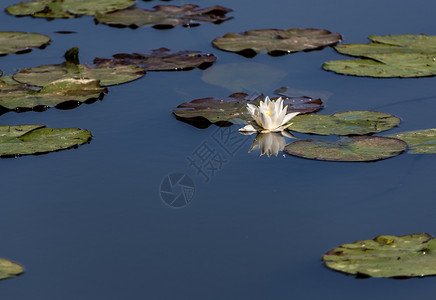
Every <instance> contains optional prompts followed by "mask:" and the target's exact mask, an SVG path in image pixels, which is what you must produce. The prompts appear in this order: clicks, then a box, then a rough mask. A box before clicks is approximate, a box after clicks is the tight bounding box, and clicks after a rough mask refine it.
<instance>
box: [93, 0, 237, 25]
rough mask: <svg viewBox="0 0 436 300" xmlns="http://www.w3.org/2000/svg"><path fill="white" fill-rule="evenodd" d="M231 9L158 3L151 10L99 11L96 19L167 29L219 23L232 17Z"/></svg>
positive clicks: (111, 23) (118, 23)
mask: <svg viewBox="0 0 436 300" xmlns="http://www.w3.org/2000/svg"><path fill="white" fill-rule="evenodd" d="M231 11H232V10H231V9H229V8H225V7H222V6H218V5H216V6H213V7H209V8H202V9H200V8H199V6H198V5H193V4H186V5H183V6H175V5H157V6H155V7H153V9H151V10H148V9H140V8H137V7H134V8H128V9H123V10H118V11H114V12H110V13H97V14H96V15H95V19H96V21H97V22H99V23H103V24H107V25H111V26H116V27H131V28H137V27H141V26H146V25H153V27H154V28H158V29H166V28H172V27H175V26H185V27H192V26H197V25H199V23H206V22H208V23H215V24H219V23H222V22H224V21H226V20H228V19H230V17H227V16H226V14H227V13H228V12H231Z"/></svg>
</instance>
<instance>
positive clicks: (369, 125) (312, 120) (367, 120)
mask: <svg viewBox="0 0 436 300" xmlns="http://www.w3.org/2000/svg"><path fill="white" fill-rule="evenodd" d="M292 122H293V123H292V125H291V126H289V128H288V129H289V130H291V131H296V132H301V133H311V134H318V135H330V134H335V135H364V134H370V133H377V132H381V131H385V130H388V129H391V128H393V127H395V126H397V125H398V124H399V123H400V122H401V120H400V119H399V118H397V117H395V116H393V115H390V114H386V113H381V112H376V111H345V112H338V113H335V114H333V115H322V114H309V115H299V116H296V117H295V118H293V119H292Z"/></svg>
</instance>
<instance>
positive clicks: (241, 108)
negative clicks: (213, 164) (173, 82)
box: [173, 93, 322, 123]
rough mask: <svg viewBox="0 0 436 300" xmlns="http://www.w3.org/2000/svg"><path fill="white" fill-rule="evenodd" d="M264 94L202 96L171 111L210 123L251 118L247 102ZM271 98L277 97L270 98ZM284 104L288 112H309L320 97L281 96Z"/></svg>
mask: <svg viewBox="0 0 436 300" xmlns="http://www.w3.org/2000/svg"><path fill="white" fill-rule="evenodd" d="M263 99H264V95H263V94H262V95H254V96H249V95H247V94H245V93H234V94H232V95H230V96H229V97H227V98H212V97H210V98H202V99H196V100H192V101H191V102H186V103H182V104H180V105H179V106H177V108H176V109H174V110H173V113H174V114H175V115H176V116H177V117H179V118H183V119H193V118H194V119H195V118H197V119H198V118H200V119H203V120H204V119H206V120H208V121H209V122H211V123H216V122H223V121H224V122H230V121H231V120H233V119H240V120H251V115H250V113H249V112H248V110H247V103H251V104H255V105H258V104H259V102H260V101H261V100H263ZM271 99H272V100H274V99H277V97H273V98H271ZM283 99H284V105H288V113H290V112H296V111H298V112H301V113H309V112H314V111H318V110H320V109H321V108H322V102H321V100H320V99H315V100H314V99H312V98H308V97H296V98H283Z"/></svg>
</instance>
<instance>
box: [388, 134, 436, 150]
mask: <svg viewBox="0 0 436 300" xmlns="http://www.w3.org/2000/svg"><path fill="white" fill-rule="evenodd" d="M387 137H392V138H396V139H400V140H403V141H405V142H406V143H407V144H408V145H409V151H408V152H409V153H413V154H431V153H436V128H432V129H425V130H416V131H406V132H400V133H395V134H390V135H387Z"/></svg>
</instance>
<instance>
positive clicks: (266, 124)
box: [260, 112, 274, 130]
mask: <svg viewBox="0 0 436 300" xmlns="http://www.w3.org/2000/svg"><path fill="white" fill-rule="evenodd" d="M260 121H261V123H262V125H261V126H262V127H263V128H264V129H267V130H271V129H274V127H273V122H272V120H271V117H270V116H268V115H267V114H265V113H264V112H260Z"/></svg>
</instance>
